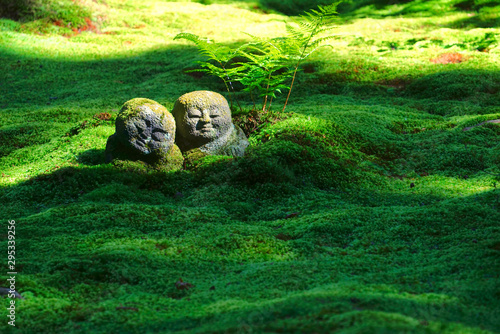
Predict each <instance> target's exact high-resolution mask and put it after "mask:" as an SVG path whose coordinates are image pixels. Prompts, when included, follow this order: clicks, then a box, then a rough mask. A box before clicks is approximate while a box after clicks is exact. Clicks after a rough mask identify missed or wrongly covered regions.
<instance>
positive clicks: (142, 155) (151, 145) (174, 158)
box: [105, 98, 183, 169]
mask: <svg viewBox="0 0 500 334" xmlns="http://www.w3.org/2000/svg"><path fill="white" fill-rule="evenodd" d="M115 127H116V131H115V133H114V134H113V135H112V136H110V137H109V138H108V142H107V144H106V153H105V156H106V162H111V161H112V160H113V159H115V158H116V159H120V160H141V161H144V162H146V163H148V164H151V165H162V166H163V167H167V169H178V168H181V167H182V163H183V158H182V153H181V151H180V150H179V148H178V147H177V146H176V145H175V144H174V141H175V128H176V125H175V120H174V118H173V116H172V114H171V113H169V112H168V110H167V109H166V108H165V107H164V106H162V105H161V104H159V103H157V102H155V101H153V100H149V99H144V98H136V99H132V100H129V101H127V102H125V103H124V104H123V107H122V108H121V110H120V112H119V114H118V116H117V118H116V122H115Z"/></svg>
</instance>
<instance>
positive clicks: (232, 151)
mask: <svg viewBox="0 0 500 334" xmlns="http://www.w3.org/2000/svg"><path fill="white" fill-rule="evenodd" d="M172 113H173V115H174V117H175V122H176V124H177V132H176V144H177V145H178V146H179V148H180V149H181V151H183V152H187V151H190V150H193V149H199V150H200V151H201V152H203V153H205V154H207V155H229V156H237V157H241V156H243V154H244V153H245V149H246V148H247V146H248V139H247V138H246V136H245V134H244V133H243V130H241V129H240V128H239V127H237V126H235V125H234V124H233V122H232V120H231V110H230V109H229V105H228V103H227V101H226V99H225V98H224V97H223V96H222V95H220V94H218V93H214V92H210V91H195V92H191V93H187V94H184V95H182V96H181V97H180V98H179V99H177V101H176V102H175V105H174V109H173V110H172Z"/></svg>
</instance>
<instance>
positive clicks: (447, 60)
mask: <svg viewBox="0 0 500 334" xmlns="http://www.w3.org/2000/svg"><path fill="white" fill-rule="evenodd" d="M467 59H469V57H467V56H464V55H463V54H461V53H456V52H455V53H443V54H442V55H439V56H438V57H437V58H433V59H431V63H434V64H457V63H461V62H464V61H466V60H467Z"/></svg>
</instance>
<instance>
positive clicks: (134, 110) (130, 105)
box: [117, 97, 169, 122]
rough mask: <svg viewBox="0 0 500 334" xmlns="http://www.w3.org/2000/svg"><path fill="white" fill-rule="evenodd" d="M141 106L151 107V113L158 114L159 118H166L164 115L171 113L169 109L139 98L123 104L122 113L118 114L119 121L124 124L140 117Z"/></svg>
mask: <svg viewBox="0 0 500 334" xmlns="http://www.w3.org/2000/svg"><path fill="white" fill-rule="evenodd" d="M140 106H145V107H149V109H151V111H153V112H154V113H155V114H158V115H159V116H164V114H166V113H169V112H168V110H167V108H165V107H164V106H162V105H161V104H159V103H158V102H156V101H153V100H150V99H146V98H140V97H138V98H134V99H132V100H129V101H127V102H125V103H124V104H123V106H122V108H121V109H120V112H119V113H118V116H117V119H118V120H120V121H122V122H126V121H127V120H129V119H131V118H133V117H136V116H138V115H139V113H140V112H141V109H139V108H138V107H140Z"/></svg>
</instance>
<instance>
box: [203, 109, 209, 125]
mask: <svg viewBox="0 0 500 334" xmlns="http://www.w3.org/2000/svg"><path fill="white" fill-rule="evenodd" d="M201 120H202V121H203V122H205V123H209V122H210V113H209V112H208V111H205V110H203V112H202V116H201Z"/></svg>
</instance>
